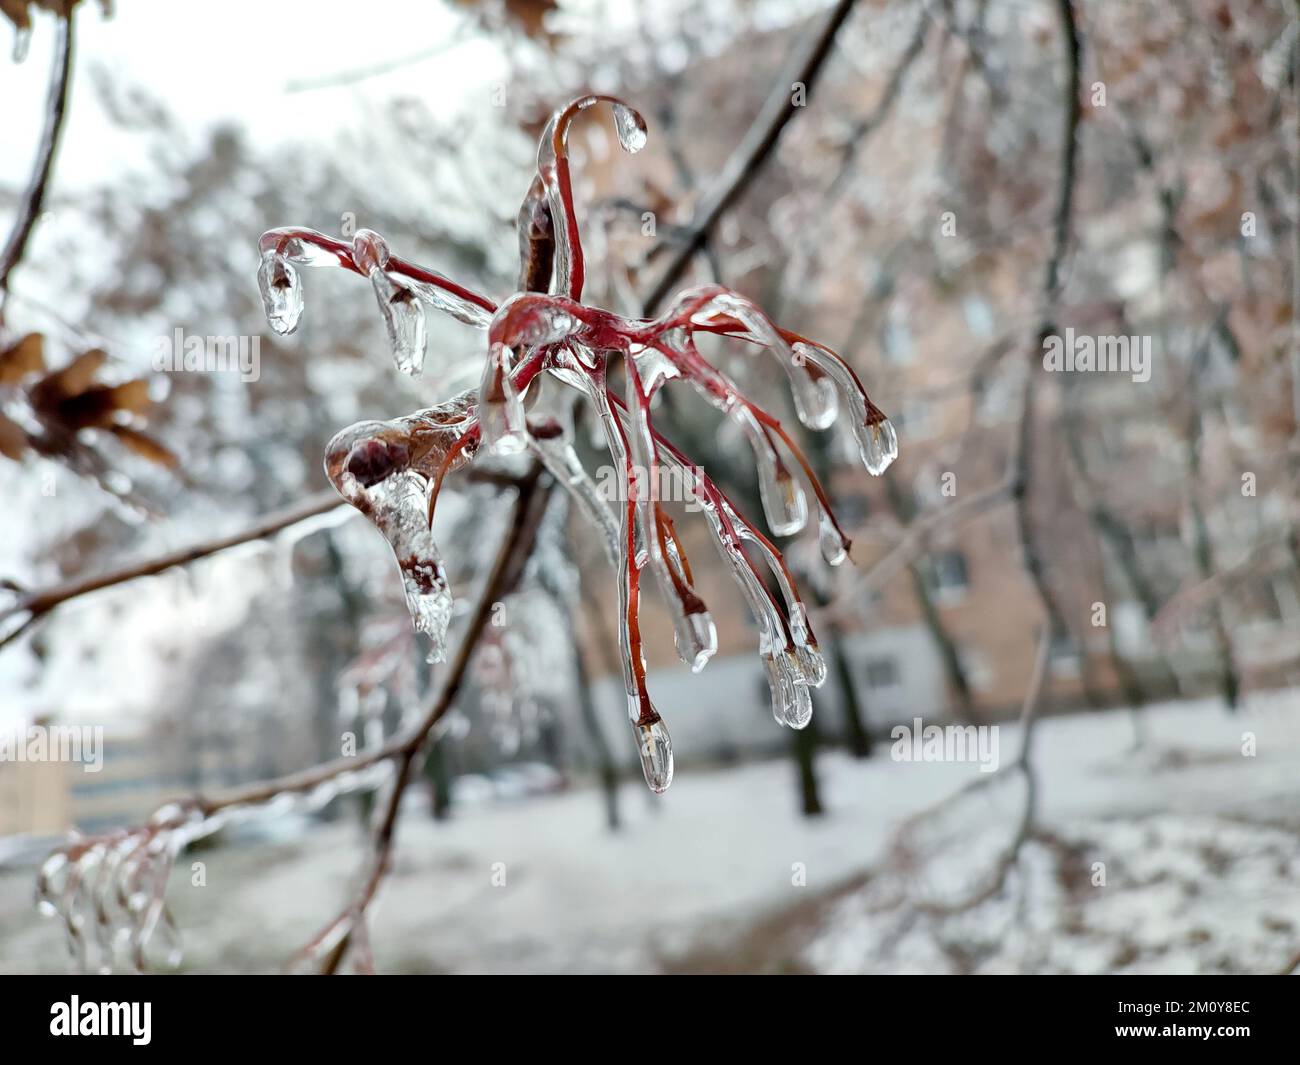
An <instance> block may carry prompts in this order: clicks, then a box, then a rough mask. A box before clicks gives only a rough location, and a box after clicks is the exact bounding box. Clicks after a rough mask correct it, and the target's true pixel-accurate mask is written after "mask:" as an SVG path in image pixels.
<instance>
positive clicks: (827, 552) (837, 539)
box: [817, 514, 848, 566]
mask: <svg viewBox="0 0 1300 1065" xmlns="http://www.w3.org/2000/svg"><path fill="white" fill-rule="evenodd" d="M817 542H818V544H819V545H820V547H821V549H822V558H824V559H825V560H826V564H827V565H830V566H838V565H840V563H842V562H843V561H844V559H845V558H846V557H848V552H847V551H845V550H844V539H843V537H841V536H840V534H839V530H838V529H836V528H835V524H834V523H833V522H832V521H831V519H830V515H829V514H822V516H821V520H820V521H819V522H818V525H817Z"/></svg>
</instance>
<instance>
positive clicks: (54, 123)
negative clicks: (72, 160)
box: [0, 10, 73, 324]
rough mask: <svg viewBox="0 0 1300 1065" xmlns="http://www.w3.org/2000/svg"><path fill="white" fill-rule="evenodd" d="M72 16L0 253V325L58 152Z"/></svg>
mask: <svg viewBox="0 0 1300 1065" xmlns="http://www.w3.org/2000/svg"><path fill="white" fill-rule="evenodd" d="M72 18H73V13H72V11H71V10H69V11H68V13H67V14H66V15H65V16H64V17H63V18H62V19H60V20H59V40H58V45H57V46H56V48H55V50H54V66H53V68H52V71H51V75H50V91H49V96H48V97H47V102H46V107H45V131H44V133H43V134H42V135H41V146H40V150H39V151H38V152H37V155H36V165H35V167H34V168H33V170H32V178H31V181H30V183H29V184H28V186H27V191H26V192H25V193H24V194H23V199H22V202H21V204H20V205H19V208H18V217H17V218H16V219H15V220H14V227H13V229H12V230H11V231H10V233H9V239H8V240H7V241H6V242H5V246H4V251H3V252H0V324H3V322H4V300H5V297H6V295H7V294H8V292H9V276H10V274H12V273H13V271H14V268H15V267H16V266H17V265H18V264H19V262H21V261H22V257H23V253H24V252H25V251H26V250H27V241H28V238H30V237H31V235H32V229H33V228H35V226H36V220H37V219H38V218H40V216H41V205H42V204H43V203H44V202H45V192H46V190H47V189H48V187H49V183H50V174H51V173H52V172H53V170H54V157H55V156H56V155H57V154H58V150H59V139H60V137H61V135H62V133H63V122H64V119H65V117H66V116H67V112H68V89H69V86H70V85H71V82H72Z"/></svg>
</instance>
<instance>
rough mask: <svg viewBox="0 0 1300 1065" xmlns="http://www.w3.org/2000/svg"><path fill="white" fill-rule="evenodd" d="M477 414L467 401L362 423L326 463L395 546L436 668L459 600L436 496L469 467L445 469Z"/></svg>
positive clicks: (338, 440)
mask: <svg viewBox="0 0 1300 1065" xmlns="http://www.w3.org/2000/svg"><path fill="white" fill-rule="evenodd" d="M473 414H474V406H473V399H472V396H471V394H469V393H466V394H463V395H461V396H457V397H456V398H454V399H452V400H450V401H449V402H447V403H444V404H442V405H440V406H438V407H432V408H430V409H428V410H424V411H420V412H418V413H416V414H414V415H411V416H409V417H407V418H399V419H397V420H396V421H392V422H361V423H359V424H357V425H353V426H351V427H350V428H348V429H344V430H343V431H342V432H341V433H339V434H338V435H336V436H335V437H334V439H333V440H331V441H330V445H329V447H328V449H327V450H326V456H325V472H326V474H327V476H328V477H329V479H330V482H331V483H332V484H333V485H334V487H335V488H336V489H337V490H338V492H339V494H340V495H341V496H342V497H343V498H344V499H346V500H347V501H348V502H349V503H351V504H352V505H353V506H354V507H356V508H357V509H358V510H359V511H361V513H362V514H364V515H365V516H366V517H367V518H368V519H369V520H370V521H371V523H372V524H374V525H375V527H376V528H378V529H379V531H380V532H381V533H383V534H384V537H385V539H387V540H388V542H389V544H390V545H391V547H392V549H393V554H394V555H396V557H397V564H398V567H399V568H400V570H401V573H402V584H403V588H404V589H405V592H406V605H407V608H408V609H409V610H410V613H411V619H412V621H413V622H414V624H415V628H416V630H417V631H419V632H422V633H424V634H425V635H426V636H428V637H429V641H430V643H431V645H432V646H431V650H430V655H429V658H430V661H434V662H438V661H441V660H442V657H443V654H444V646H443V644H444V640H445V637H446V633H447V626H448V625H449V624H450V621H451V610H452V597H451V591H450V587H449V585H448V582H447V577H446V574H445V572H444V571H443V566H442V559H441V556H440V555H439V552H438V546H437V544H436V543H435V542H434V539H433V534H432V533H431V532H430V530H429V502H430V500H429V494H430V492H431V490H432V489H431V485H432V484H433V483H435V482H436V481H437V480H438V477H439V474H440V473H441V472H445V470H446V468H451V469H454V468H455V467H456V466H458V465H462V464H463V463H465V462H466V461H468V458H469V456H468V454H465V453H460V454H457V455H456V456H455V459H454V461H453V462H452V463H451V464H450V466H449V467H448V466H447V465H446V460H447V456H448V454H449V453H450V452H451V448H452V445H453V444H455V443H456V442H457V441H458V440H459V439H460V437H461V436H462V435H463V434H464V433H465V432H466V431H467V430H468V429H469V427H470V425H471V424H472V420H473Z"/></svg>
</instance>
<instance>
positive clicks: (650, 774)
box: [635, 719, 673, 795]
mask: <svg viewBox="0 0 1300 1065" xmlns="http://www.w3.org/2000/svg"><path fill="white" fill-rule="evenodd" d="M635 728H636V737H637V753H639V754H640V755H641V771H642V772H643V773H644V774H645V782H646V783H647V784H648V785H649V786H650V790H651V791H653V792H654V793H655V794H656V795H662V794H663V793H664V792H665V791H667V790H668V786H669V785H670V784H671V783H672V782H673V743H672V740H671V739H670V738H669V736H668V726H667V725H665V724H664V723H663V721H662V720H659V719H656V720H654V721H652V722H650V723H649V724H646V725H637V726H635Z"/></svg>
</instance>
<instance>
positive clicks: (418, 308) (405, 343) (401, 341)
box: [370, 266, 427, 377]
mask: <svg viewBox="0 0 1300 1065" xmlns="http://www.w3.org/2000/svg"><path fill="white" fill-rule="evenodd" d="M370 283H371V284H372V285H373V286H374V289H375V300H376V301H377V302H378V304H379V313H380V314H382V315H383V316H384V326H385V328H386V329H387V330H388V342H389V343H390V344H391V345H392V347H393V361H394V362H395V363H396V364H397V368H398V370H400V371H401V372H402V373H404V374H408V375H409V376H411V377H419V376H420V373H421V371H422V370H423V369H424V353H425V348H426V346H427V336H426V333H425V320H424V307H423V306H422V305H421V304H420V301H419V300H418V299H416V296H415V293H414V292H413V291H412V290H411V289H410V288H408V287H407V286H406V285H405V284H403V283H402V282H400V281H397V280H395V279H394V278H393V277H392V276H391V275H390V274H386V273H384V271H383V270H381V269H380V268H379V267H378V266H374V267H372V268H371V270H370Z"/></svg>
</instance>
